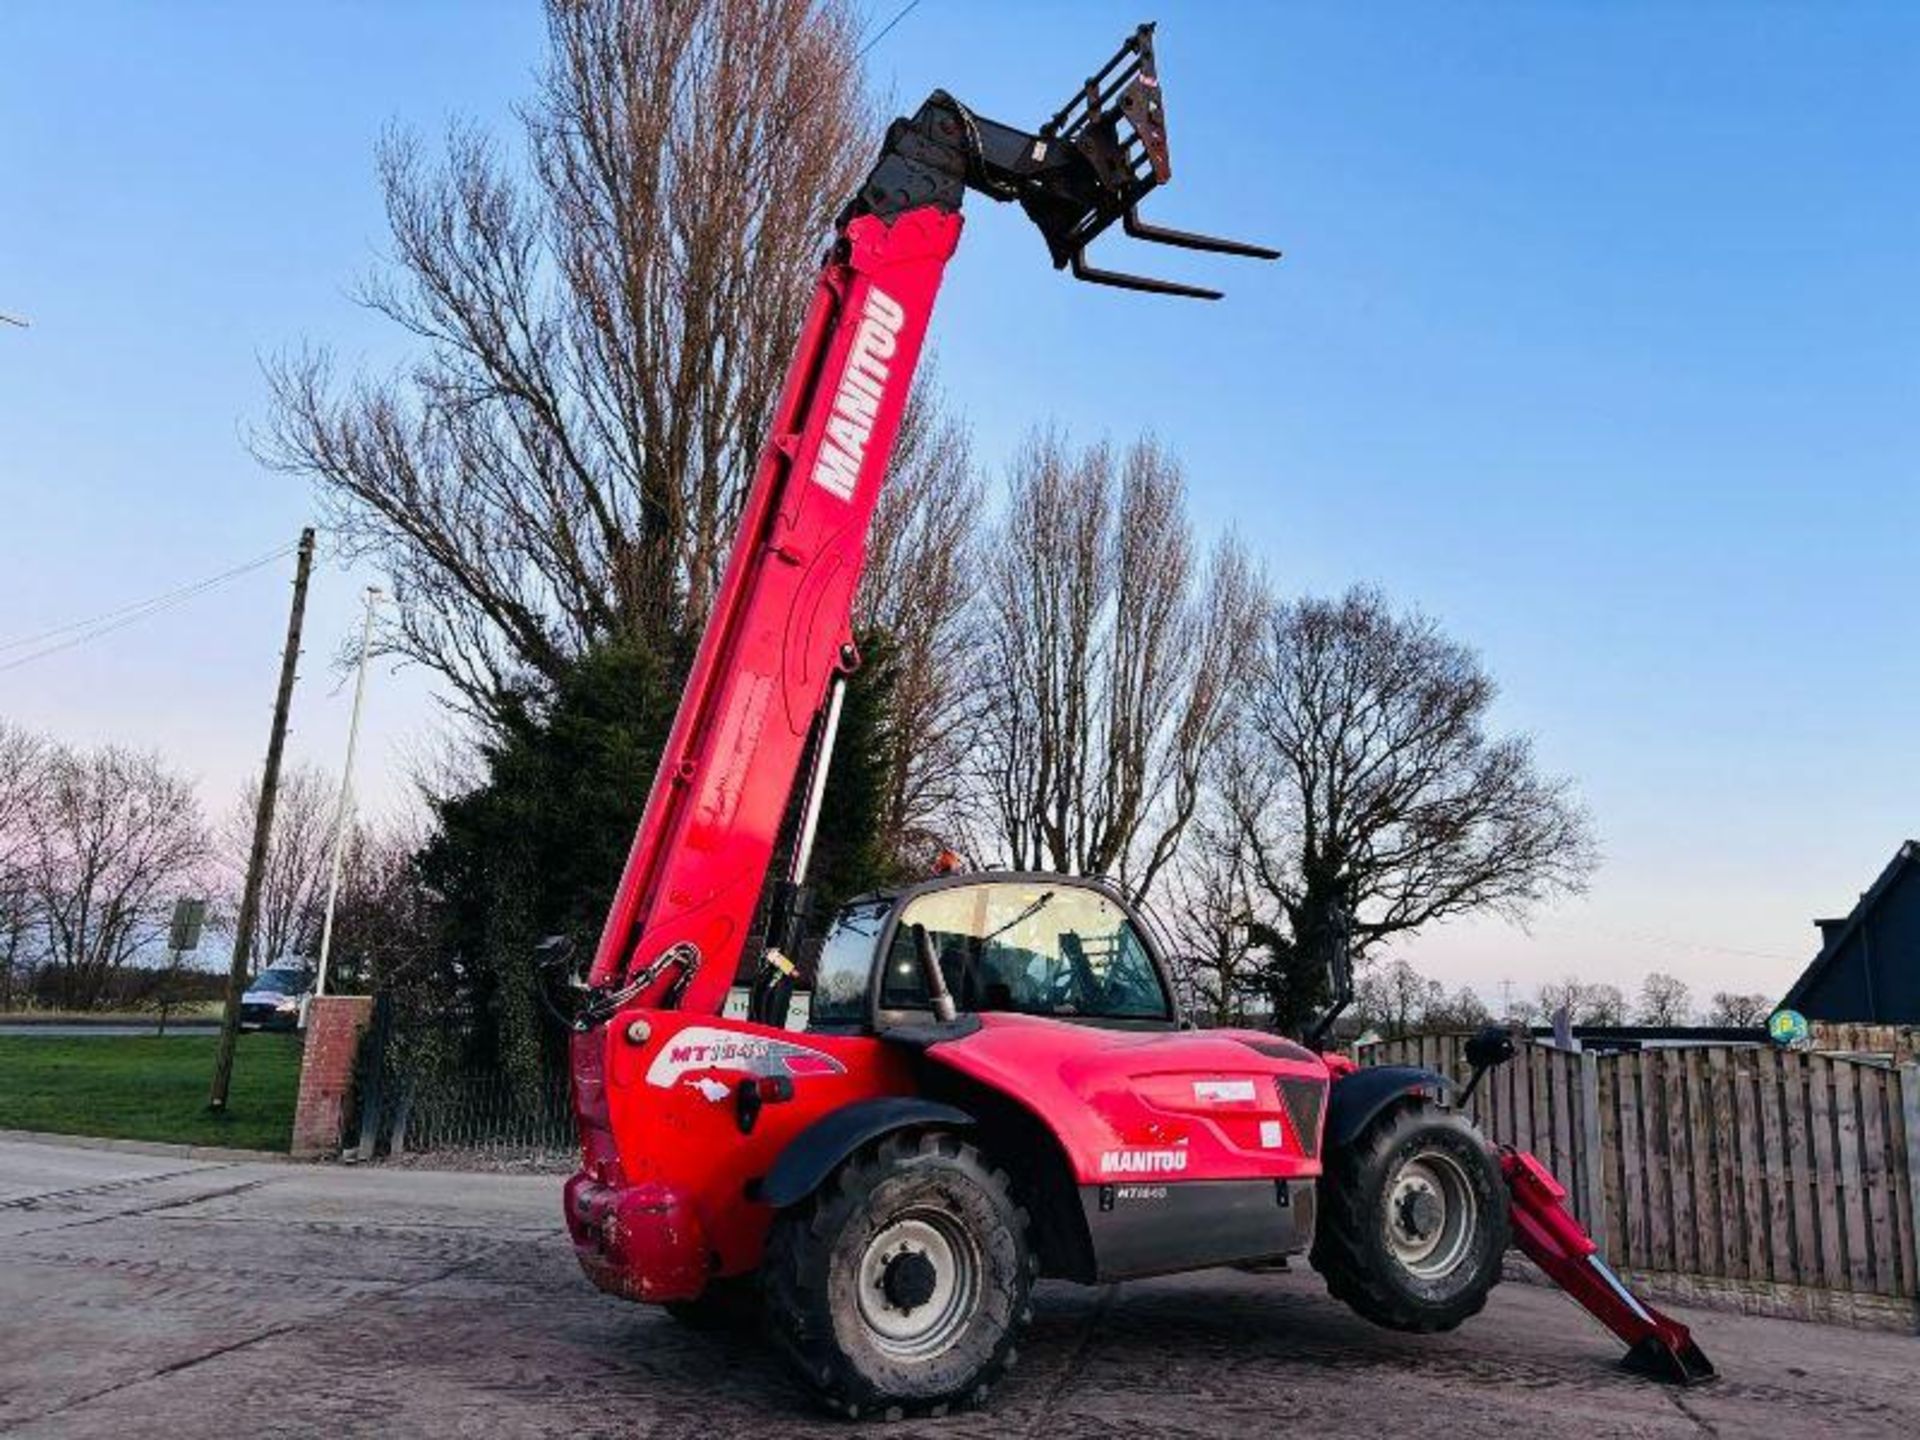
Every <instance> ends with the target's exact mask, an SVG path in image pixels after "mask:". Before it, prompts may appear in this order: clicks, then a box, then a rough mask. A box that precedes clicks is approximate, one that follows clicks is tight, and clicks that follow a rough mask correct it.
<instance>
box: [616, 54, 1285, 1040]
mask: <svg viewBox="0 0 1920 1440" xmlns="http://www.w3.org/2000/svg"><path fill="white" fill-rule="evenodd" d="M1171 175H1172V170H1171V168H1170V166H1169V163H1168V158H1167V132H1166V111H1165V101H1164V98H1163V96H1162V94H1161V90H1160V84H1159V79H1158V75H1157V73H1156V70H1155V66H1154V54H1153V27H1152V26H1151V25H1143V26H1141V27H1140V28H1139V29H1138V30H1136V31H1135V32H1134V33H1133V35H1131V36H1130V37H1129V38H1128V39H1127V41H1126V42H1125V43H1124V44H1123V45H1122V46H1121V47H1120V50H1119V52H1118V53H1117V54H1115V55H1114V57H1113V58H1112V59H1111V60H1109V61H1108V62H1107V63H1106V64H1105V65H1104V66H1102V67H1101V68H1100V69H1099V70H1098V71H1097V72H1096V73H1095V74H1094V75H1092V76H1091V77H1089V79H1088V80H1087V82H1086V84H1085V85H1084V86H1083V87H1082V88H1081V90H1080V91H1079V92H1077V93H1076V94H1075V95H1074V96H1073V98H1072V99H1071V100H1069V101H1068V102H1067V104H1066V105H1064V106H1062V107H1061V109H1060V110H1059V111H1058V112H1057V113H1056V114H1055V115H1054V116H1053V117H1052V119H1050V120H1048V121H1047V122H1046V124H1044V125H1042V126H1041V127H1040V129H1039V130H1038V131H1036V132H1028V131H1024V130H1019V129H1016V128H1014V127H1012V126H1007V125H1002V124H999V123H997V122H995V121H992V120H988V119H985V118H983V117H981V116H978V115H975V114H974V113H973V112H972V111H971V110H969V109H968V108H967V107H966V106H965V105H963V104H961V103H960V102H959V101H958V100H956V99H954V98H953V97H952V96H951V95H948V94H947V93H946V92H945V91H935V92H934V93H933V94H932V95H931V96H929V97H928V99H927V101H926V103H925V104H923V105H922V106H921V107H920V109H919V111H918V112H917V113H916V114H915V115H914V116H913V117H912V118H911V119H903V120H896V121H895V122H894V123H893V125H892V126H891V127H890V128H889V129H888V131H887V137H886V141H885V143H884V144H883V145H882V147H881V150H880V157H879V159H878V161H877V162H876V163H875V165H874V167H873V170H872V172H871V173H870V174H869V175H868V177H867V179H866V181H865V183H863V184H862V185H861V187H860V189H859V191H858V192H857V193H856V194H855V195H854V197H853V198H852V200H850V201H849V202H848V204H847V206H846V208H845V210H844V211H843V212H842V213H841V215H840V218H839V221H838V223H837V225H836V226H835V236H834V240H833V243H832V245H831V247H830V248H829V250H828V252H827V256H826V260H825V263H824V264H823V266H822V268H821V273H820V278H819V282H818V284H817V286H816V289H815V291H814V296H813V302H812V304H811V306H810V307H809V309H808V311H807V318H806V323H805V325H804V326H803V328H802V330H801V335H800V342H799V345H798V347H797V349H796V350H795V353H794V357H793V361H792V364H791V366H790V368H789V370H788V372H787V378H786V383H785V385H784V387H783V389H782V391H781V394H780V399H779V402H778V405H777V406H776V408H775V412H774V421H773V433H772V435H771V436H770V437H769V438H768V441H767V444H766V447H765V449H764V450H763V451H762V453H761V457H760V461H759V468H758V470H757V472H756V474H755V476H754V481H753V485H752V488H751V490H750V491H749V493H748V496H747V501H746V506H745V510H744V512H743V514H742V515H741V519H740V528H739V531H738V533H737V535H736V537H735V540H734V546H733V552H732V555H731V557H730V558H729V560H728V563H727V569H726V574H725V578H724V579H723V581H722V582H721V585H720V589H719V592H718V594H717V596H716V598H715V600H714V605H713V610H712V612H711V614H710V615H709V616H708V617H707V622H706V629H705V632H704V633H703V634H702V636H701V640H700V648H699V652H698V654H697V656H696V658H695V660H694V663H693V668H692V671H691V673H690V674H689V676H688V679H687V686H686V691H685V693H684V694H683V695H682V697H681V700H680V709H679V712H678V714H677V716H676V718H675V720H674V725H673V730H672V733H671V735H670V737H669V739H668V741H667V747H666V750H665V752H664V754H663V755H662V757H661V761H660V767H659V770H658V771H657V772H656V774H655V777H654V782H653V789H652V791H651V792H650V793H649V795H648V798H647V808H646V813H645V815H644V817H643V819H642V820H641V824H640V830H639V833H638V835H637V836H636V837H635V839H634V843H633V849H632V851H631V853H630V854H629V855H628V857H627V864H626V869H625V872H624V873H623V875H622V876H621V880H620V888H619V890H618V892H617V894H616V895H615V898H614V902H613V907H612V911H611V913H610V914H609V915H608V917H607V924H606V928H605V930H604V932H603V933H602V935H601V938H600V945H599V948H598V950H597V952H596V953H595V956H594V961H593V967H592V969H591V971H590V972H589V975H588V983H589V986H590V987H591V989H592V991H593V992H594V995H595V998H594V1000H593V1001H592V1002H590V1009H591V1011H593V1012H595V1013H609V1012H610V1011H611V1009H612V1008H614V1007H616V1006H618V1005H620V1004H623V1003H626V1002H629V1001H635V1000H638V1001H640V1002H642V1003H644V1004H647V1005H650V1006H654V1007H661V1008H665V1007H679V1008H684V1009H689V1010H697V1011H703V1012H707V1013H717V1012H718V1011H719V1009H720V1007H721V1004H722V1003H723V1001H724V1000H725V998H726V994H727V990H728V988H729V986H730V985H731V984H732V981H733V976H734V972H735V970H736V968H737V966H738V962H739V956H740V950H741V947H742V946H743V945H744V944H745V942H746V939H747V934H748V930H749V929H750V927H751V926H752V923H753V918H754V912H755V908H756V906H757V905H758V902H759V899H760V895H761V891H762V888H763V885H764V882H765V880H766V876H767V872H768V868H769V865H770V864H771V861H772V858H773V853H774V846H775V843H776V840H777V837H778V832H779V829H780V824H781V820H782V817H783V816H784V815H785V813H786V810H787V805H788V801H789V799H790V798H791V795H792V791H793V786H794V779H795V777H796V776H797V775H798V774H799V773H800V770H801V767H802V765H803V763H804V762H805V759H806V753H807V749H808V742H809V737H810V736H811V735H814V734H816V733H818V732H819V731H823V730H824V729H825V728H826V727H825V726H824V723H823V722H822V721H821V719H820V717H821V716H822V714H823V710H824V708H825V706H826V702H827V700H828V697H829V695H830V693H831V690H832V687H833V685H834V682H835V680H836V677H840V676H843V675H844V674H845V673H846V672H848V671H849V670H850V669H851V668H852V667H853V666H854V665H855V664H857V662H858V657H857V656H856V655H855V653H854V650H853V633H852V624H851V618H852V612H853V601H854V592H855V589H856V587H857V585H858V582H859V578H860V571H861V567H862V564H863V563H864V561H865V557H866V544H867V533H868V530H869V528H870V527H871V524H872V520H873V510H874V505H875V502H876V501H877V500H878V498H879V494H880V487H881V484H882V482H883V481H884V479H885V476H886V471H887V463H888V457H889V456H890V455H891V453H892V450H893V443H894V437H895V434H896V433H897V432H898V430H899V428H900V416H901V412H902V410H903V409H904V407H905V405H906V400H907V393H908V391H909V389H910V388H911V386H912V383H913V373H914V368H915V366H916V364H917V363H918V361H919V358H920V349H921V345H922V342H923V341H924V339H925V336H926V330H927V322H928V319H929V317H930V316H931V315H932V312H933V302H934V297H935V295H936V294H937V293H938V291H939V288H940V281H941V277H942V275H943V274H944V273H945V270H946V266H947V261H948V260H949V259H950V258H951V257H952V255H953V251H954V247H955V246H956V245H957V244H958V243H959V239H960V230H961V216H960V206H961V201H962V200H963V199H964V198H965V195H966V192H967V191H969V190H975V191H978V192H980V193H981V194H984V195H986V196H988V197H989V198H991V199H994V200H1011V201H1015V202H1017V203H1018V204H1019V205H1020V207H1021V208H1022V209H1023V210H1025V211H1026V213H1027V215H1028V217H1029V218H1030V219H1032V221H1033V222H1034V224H1035V225H1037V226H1038V227H1039V229H1040V233H1041V235H1042V236H1043V237H1044V238H1045V240H1046V242H1047V249H1048V252H1049V254H1050V255H1051V257H1052V259H1053V263H1054V265H1055V267H1056V268H1059V269H1065V270H1069V271H1070V272H1071V273H1072V274H1073V276H1074V277H1075V278H1076V279H1080V280H1086V281H1090V282H1093V283H1095V284H1101V285H1114V286H1120V287H1123V288H1126V289H1130V290H1146V291H1151V292H1153V293H1156V294H1163V295H1180V296H1187V297H1191V298H1195V299H1206V300H1211V299H1217V298H1218V297H1219V292H1218V291H1215V290H1207V289H1203V288H1201V287H1198V286H1194V285H1187V284H1182V283H1178V282H1174V281H1169V280H1160V279H1154V278H1150V277H1146V276H1139V275H1129V274H1119V273H1115V272H1112V271H1107V270H1103V269H1099V268H1097V267H1095V266H1093V265H1091V264H1089V263H1088V261H1087V258H1086V252H1087V246H1088V245H1089V244H1090V243H1091V242H1092V241H1093V240H1094V239H1095V238H1096V237H1098V236H1099V235H1101V234H1102V233H1103V232H1104V231H1106V230H1107V229H1108V228H1109V227H1111V226H1112V225H1113V224H1115V223H1116V222H1119V223H1120V224H1121V226H1122V229H1123V230H1124V231H1125V233H1127V234H1129V235H1131V236H1133V237H1135V238H1136V239H1141V240H1147V241H1152V242H1155V243H1159V244H1167V245H1176V246H1180V247H1183V248H1186V249H1191V250H1209V251H1214V252H1217V253H1221V254H1228V255H1244V256H1251V257H1254V258H1258V259H1266V260H1271V259H1275V258H1277V257H1278V254H1279V252H1278V251H1275V250H1269V249H1265V248H1263V247H1261V246H1256V245H1246V244H1242V243H1240V242H1238V241H1233V240H1220V239H1215V238H1213V237H1211V236H1205V235H1194V234H1189V233H1187V232H1185V231H1179V230H1163V229H1160V228H1159V227H1157V226H1154V225H1151V224H1149V223H1147V222H1146V221H1144V220H1142V219H1141V218H1140V215H1139V211H1138V206H1139V203H1140V201H1141V199H1142V198H1143V197H1145V196H1146V195H1147V194H1148V193H1149V192H1151V191H1152V190H1154V189H1155V188H1156V187H1158V186H1160V185H1162V184H1164V183H1166V181H1167V180H1168V179H1169V178H1170V177H1171ZM823 738H824V737H823ZM821 748H822V749H825V748H826V747H825V746H822V747H821ZM825 770H826V766H825V763H824V758H822V760H821V761H819V762H817V763H816V764H815V765H814V766H813V769H812V773H811V775H810V776H809V785H810V787H817V786H819V785H821V784H824V781H825ZM814 800H815V796H813V795H810V796H809V802H808V804H807V806H806V807H805V808H806V809H807V811H808V812H809V813H813V812H814V811H815V808H816V807H815V804H814ZM802 848H803V849H804V846H803V847H802ZM796 868H797V867H796ZM804 878H805V877H804V874H790V875H789V877H788V882H789V890H788V892H787V893H786V894H785V895H784V896H783V901H784V903H783V904H782V905H781V907H780V909H781V911H782V913H784V914H787V915H797V914H798V913H799V912H800V910H801V909H802V908H803V907H801V905H800V904H799V903H798V901H797V899H796V898H795V895H794V893H793V892H794V890H796V889H797V887H798V886H799V885H800V884H801V883H802V882H803V881H804ZM780 939H781V937H780V936H778V935H777V934H776V936H775V944H776V946H777V945H778V944H779V943H780Z"/></svg>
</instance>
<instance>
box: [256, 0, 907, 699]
mask: <svg viewBox="0 0 1920 1440" xmlns="http://www.w3.org/2000/svg"><path fill="white" fill-rule="evenodd" d="M547 21H548V33H549V42H550V45H549V50H550V53H549V58H548V62H547V67H546V71H545V75H544V78H543V82H542V84H541V86H540V89H539V91H538V92H537V94H536V96H535V98H534V99H533V101H532V102H531V103H530V104H529V105H528V106H527V108H526V109H525V110H524V111H523V120H524V125H525V151H526V154H527V156H528V161H527V164H526V166H525V167H524V168H522V167H519V166H516V165H515V164H514V163H513V162H512V161H511V160H510V159H509V158H508V152H507V151H506V150H504V149H503V148H502V147H500V146H498V145H496V144H495V143H494V142H493V141H492V140H491V139H490V138H489V137H487V136H486V135H484V134H482V133H480V132H478V131H476V130H473V129H468V128H456V129H455V130H453V131H452V132H451V133H450V135H449V136H448V139H447V142H446V147H445V155H444V158H443V159H440V160H438V161H436V160H433V159H430V158H429V157H428V155H427V153H426V152H425V150H424V148H423V146H422V145H421V144H420V143H419V142H418V141H417V140H415V139H412V138H409V137H405V136H397V135H396V136H393V137H390V138H389V139H388V140H387V141H386V143H385V144H384V145H383V147H382V149H381V152H380V157H379V170H380V180H381V185H382V189H383V191H384V196H385V201H386V209H387V218H388V223H389V227H390V230H391V235H392V243H393V249H394V258H395V264H394V266H393V268H392V269H390V270H389V271H387V272H386V273H383V274H381V275H379V276H377V277H376V278H375V279H373V280H372V281H371V282H370V283H369V284H368V285H367V286H366V287H365V290H364V292H363V299H364V301H365V303H366V304H368V305H369V306H371V307H372V308H373V309H374V310H376V311H378V312H379V313H381V314H383V315H385V316H387V317H388V318H389V319H391V320H393V321H394V322H395V323H396V324H397V325H399V326H400V327H402V328H403V329H404V330H406V331H408V332H410V333H411V334H412V335H413V336H414V337H415V338H416V339H417V340H418V341H419V342H420V344H421V353H420V355H419V357H418V358H417V359H416V360H415V361H414V362H413V363H412V364H411V365H410V366H408V367H407V368H405V369H404V370H402V371H401V372H400V373H398V374H396V375H393V376H390V377H386V378H374V377H361V378H359V379H357V380H354V381H352V382H350V383H348V384H346V385H345V386H344V387H343V386H341V385H339V384H338V383H336V380H335V377H334V374H333V366H332V362H331V360H330V358H329V357H328V356H327V355H326V354H325V353H324V352H322V351H318V350H310V351H308V352H306V353H304V354H300V355H297V356H294V357H291V358H288V359H285V360H283V361H281V362H279V363H277V364H275V365H273V366H271V367H270V380H271V384H272V390H273V401H274V411H273V417H272V421H271V424H270V427H269V431H268V433H267V434H266V435H265V436H264V437H262V439H261V440H260V442H259V446H258V448H259V450H260V453H261V455H262V457H263V459H265V460H266V461H267V462H268V463H270V464H272V465H275V466H277V467H279V468H281V469H283V470H286V471H289V472H292V473H295V474H300V475H304V476H308V477H310V478H311V479H312V480H313V481H314V482H315V485H316V488H317V489H318V492H319V495H320V498H321V501H322V504H323V506H324V507H325V511H326V515H327V519H328V522H329V524H330V525H331V527H332V528H333V530H334V532H335V534H336V535H337V537H338V538H339V541H340V544H341V546H342V548H343V550H344V551H345V553H346V554H347V555H349V556H350V557H355V558H360V559H364V560H367V561H370V562H372V563H373V564H375V565H377V566H379V567H380V568H382V569H383V570H384V571H385V572H386V573H387V575H388V577H389V584H390V586H391V589H392V591H393V594H394V596H395V598H396V600H397V602H398V604H397V607H396V615H397V619H396V621H395V622H394V628H393V629H392V631H391V632H390V633H389V634H388V635H387V636H386V637H385V643H386V644H387V645H388V647H389V648H390V649H392V650H394V651H396V652H398V653H400V654H402V655H405V656H407V657H409V658H411V659H413V660H416V661H418V662H419V663H421V664H423V665H425V666H427V667H429V668H430V669H432V670H434V671H436V672H437V673H438V674H439V675H440V676H441V677H443V678H444V679H445V680H446V681H447V682H448V684H449V685H450V686H451V687H452V691H453V693H454V694H455V695H457V696H458V697H460V699H461V700H462V701H463V702H464V703H465V705H466V706H467V707H468V708H469V709H470V710H472V711H474V712H475V713H478V714H480V715H483V716H490V715H492V714H493V713H494V707H495V705H496V703H497V701H498V697H499V696H501V695H502V693H503V692H506V691H509V690H513V689H516V688H520V687H525V686H527V685H529V684H531V685H533V686H535V687H536V688H539V687H542V686H544V685H548V684H551V682H552V681H553V680H554V679H555V678H556V677H557V676H558V675H559V674H560V673H562V672H563V671H564V670H565V668H566V667H567V665H568V663H569V662H570V661H571V660H572V659H573V658H574V657H576V656H578V655H579V654H580V653H581V651H582V650H583V649H585V648H586V647H587V646H589V645H590V644H592V643H593V642H594V641H596V640H598V639H600V638H603V637H606V636H609V635H622V634H625V635H635V634H637V635H640V636H642V637H648V638H656V639H661V640H663V641H664V640H665V639H666V638H667V637H670V636H671V635H672V634H673V633H674V632H675V631H676V629H677V628H678V626H679V625H680V623H681V621H682V620H683V619H684V618H685V617H687V616H689V615H690V616H693V617H696V618H697V617H699V616H700V615H702V614H703V613H704V612H705V610H706V608H707V605H708V603H709V600H710V597H711V595H712V592H713V588H714V585H715V583H716V580H717V577H718V574H719V570H720V567H721V565H722V564H723V562H724V559H725V551H726V542H727V539H728V537H729V536H730V534H731V531H732V527H733V522H734V519H735V517H736V515H737V513H738V510H739V506H740V502H741V499H742V497H743V494H744V490H745V487H746V484H747V482H748V480H749V479H750V477H751V474H752V470H753V467H754V464H755V461H756V458H757V456H758V453H759V449H760V442H761V437H762V429H763V426H764V425H765V423H766V417H767V416H768V414H769V413H770V411H771V408H772V403H773V399H774V397H775V393H776V391H777V389H778V387H779V384H780V382H781V379H782V376H783V373H784V369H785V361H786V357H787V354H788V351H789V349H790V347H791V345H792V343H793V338H794V336H795V334H796V333H797V332H798V330H799V328H800V323H801V318H802V314H803V311H804V308H805V306H806V304H807V301H808V297H809V293H810V288H811V286H810V282H811V280H812V278H813V274H814V269H815V265H816V263H817V259H818V253H819V242H820V239H821V237H822V236H823V235H824V233H825V230H826V226H827V224H828V222H829V221H830V219H831V216H832V215H833V213H834V211H835V209H836V207H837V206H838V205H839V204H840V203H841V202H842V201H843V200H844V199H845V198H846V196H847V195H848V194H849V193H850V191H851V189H852V187H853V186H854V184H855V183H856V182H857V180H858V177H859V174H860V170H861V167H862V164H863V162H864V161H865V160H866V159H867V154H868V147H869V145H870V143H871V141H870V136H871V133H872V130H873V126H872V124H871V123H870V117H869V112H868V108H867V105H866V102H865V100H864V99H863V96H862V93H861V79H860V67H859V65H858V63H857V56H856V53H855V47H856V39H857V34H856V24H855V19H854V16H853V13H852V11H851V9H850V7H849V6H848V5H847V4H846V3H843V0H675V3H666V0H656V3H642V0H548V5H547Z"/></svg>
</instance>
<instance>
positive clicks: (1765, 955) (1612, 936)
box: [1533, 924, 1807, 964]
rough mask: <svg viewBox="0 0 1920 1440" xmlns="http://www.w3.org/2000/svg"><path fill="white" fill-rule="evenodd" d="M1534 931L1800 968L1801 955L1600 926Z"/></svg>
mask: <svg viewBox="0 0 1920 1440" xmlns="http://www.w3.org/2000/svg"><path fill="white" fill-rule="evenodd" d="M1533 928H1534V929H1536V930H1547V931H1554V932H1558V933H1559V934H1561V935H1582V936H1598V937H1600V938H1601V939H1603V940H1624V941H1626V942H1628V943H1629V944H1634V945H1658V946H1662V947H1666V948H1670V949H1677V950H1709V951H1712V952H1713V953H1715V954H1718V955H1737V956H1739V957H1741V958H1742V959H1746V960H1786V961H1791V962H1792V963H1794V964H1801V963H1803V962H1804V961H1805V960H1806V958H1807V957H1806V956H1804V955H1783V954H1781V953H1780V952H1779V951H1777V950H1743V949H1741V948H1739V947H1738V946H1735V945H1715V944H1713V943H1711V942H1710V941H1706V940H1686V939H1683V938H1681V937H1680V936H1678V935H1650V934H1645V933H1638V932H1635V931H1632V930H1610V929H1607V928H1606V927H1604V926H1600V925H1581V926H1569V925H1551V924H1549V925H1536V926H1534V927H1533Z"/></svg>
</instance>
